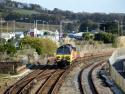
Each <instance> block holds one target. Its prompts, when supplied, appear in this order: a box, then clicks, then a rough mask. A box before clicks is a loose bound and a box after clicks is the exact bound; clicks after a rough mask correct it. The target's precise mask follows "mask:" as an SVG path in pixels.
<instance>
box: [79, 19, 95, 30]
mask: <svg viewBox="0 0 125 94" xmlns="http://www.w3.org/2000/svg"><path fill="white" fill-rule="evenodd" d="M87 28H88V31H91V30H95V29H96V28H97V23H95V22H93V21H91V20H88V21H85V22H83V23H81V25H80V27H79V32H87Z"/></svg>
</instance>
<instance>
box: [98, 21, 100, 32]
mask: <svg viewBox="0 0 125 94" xmlns="http://www.w3.org/2000/svg"><path fill="white" fill-rule="evenodd" d="M98 32H100V23H98Z"/></svg>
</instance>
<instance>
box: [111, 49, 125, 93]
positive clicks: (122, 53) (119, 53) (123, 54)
mask: <svg viewBox="0 0 125 94" xmlns="http://www.w3.org/2000/svg"><path fill="white" fill-rule="evenodd" d="M119 58H122V59H123V58H125V48H119V49H117V50H116V51H115V52H114V53H113V54H112V56H111V57H110V58H109V64H110V74H111V77H112V79H113V80H114V81H115V82H116V84H117V85H118V86H119V87H120V88H121V89H122V90H123V92H125V79H124V78H123V77H122V76H121V75H120V73H119V72H118V71H117V70H116V69H115V68H114V67H113V64H114V63H115V62H116V61H117V60H118V59H119Z"/></svg>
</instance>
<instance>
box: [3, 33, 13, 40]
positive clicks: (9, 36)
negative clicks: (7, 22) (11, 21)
mask: <svg viewBox="0 0 125 94" xmlns="http://www.w3.org/2000/svg"><path fill="white" fill-rule="evenodd" d="M14 37H15V34H14V33H13V32H9V33H8V32H5V33H1V38H3V39H5V40H6V41H8V40H9V39H11V38H14Z"/></svg>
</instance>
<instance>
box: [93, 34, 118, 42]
mask: <svg viewBox="0 0 125 94" xmlns="http://www.w3.org/2000/svg"><path fill="white" fill-rule="evenodd" d="M94 40H96V41H103V42H104V43H114V42H115V40H116V35H114V34H111V33H106V32H99V33H97V34H95V38H94Z"/></svg>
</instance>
